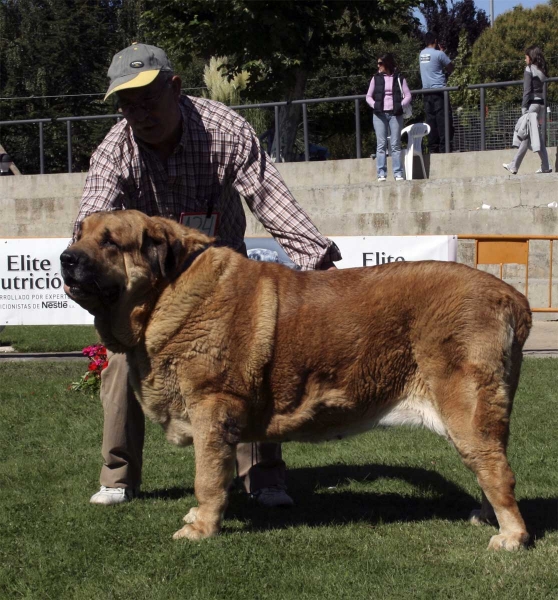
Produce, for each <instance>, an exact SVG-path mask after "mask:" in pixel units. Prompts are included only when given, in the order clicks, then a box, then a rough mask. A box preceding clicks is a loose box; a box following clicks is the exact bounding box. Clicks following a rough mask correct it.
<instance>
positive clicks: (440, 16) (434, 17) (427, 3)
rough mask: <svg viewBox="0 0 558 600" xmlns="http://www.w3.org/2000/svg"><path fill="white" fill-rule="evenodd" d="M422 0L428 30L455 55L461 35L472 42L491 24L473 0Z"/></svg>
mask: <svg viewBox="0 0 558 600" xmlns="http://www.w3.org/2000/svg"><path fill="white" fill-rule="evenodd" d="M450 2H451V3H450V4H448V0H422V1H421V2H420V11H421V13H422V16H423V17H424V20H425V24H426V30H427V31H431V32H432V33H434V35H436V36H437V38H438V41H439V42H440V44H441V45H443V47H444V49H445V52H446V54H447V55H448V56H449V57H450V58H452V59H453V58H454V57H455V56H456V55H457V53H458V45H459V43H460V39H461V37H462V36H465V37H466V40H467V43H468V44H469V45H470V46H472V45H473V44H474V43H475V41H476V40H477V38H478V37H479V36H480V35H481V33H482V32H483V31H484V30H486V29H487V28H488V27H489V26H490V22H489V20H488V17H487V16H486V13H485V12H484V10H478V9H477V7H476V6H475V2H474V0H455V1H454V0H450Z"/></svg>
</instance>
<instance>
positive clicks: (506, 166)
mask: <svg viewBox="0 0 558 600" xmlns="http://www.w3.org/2000/svg"><path fill="white" fill-rule="evenodd" d="M510 165H511V163H503V164H502V166H503V167H504V169H506V171H509V172H510V173H511V174H512V175H517V171H514V170H513V169H512V168H511V166H510Z"/></svg>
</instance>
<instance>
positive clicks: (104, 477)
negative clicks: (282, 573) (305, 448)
mask: <svg viewBox="0 0 558 600" xmlns="http://www.w3.org/2000/svg"><path fill="white" fill-rule="evenodd" d="M101 401H102V403H103V411H104V418H105V421H104V427H103V447H102V454H103V461H104V464H103V467H102V469H101V477H100V482H101V485H104V486H106V487H109V488H115V487H123V488H128V487H129V488H134V487H138V486H139V485H140V483H141V468H142V456H143V439H144V434H145V417H144V415H143V411H142V410H141V407H140V405H139V403H138V401H137V400H136V397H135V395H134V392H133V391H132V388H131V386H130V384H129V383H128V363H127V361H126V355H125V354H112V353H111V352H109V353H108V366H107V368H106V369H105V370H104V371H103V373H102V375H101ZM237 471H238V476H239V477H240V478H241V480H242V481H243V484H244V487H245V489H246V491H247V492H248V493H254V492H257V491H258V490H261V489H262V488H266V487H270V486H275V485H284V484H285V463H284V462H283V460H282V458H281V446H280V444H271V443H257V444H239V445H238V447H237Z"/></svg>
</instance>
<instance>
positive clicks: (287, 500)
mask: <svg viewBox="0 0 558 600" xmlns="http://www.w3.org/2000/svg"><path fill="white" fill-rule="evenodd" d="M250 496H251V497H252V498H254V500H255V501H256V502H257V503H258V504H259V505H260V506H265V507H266V508H277V507H279V506H294V500H293V499H292V498H291V497H290V496H289V494H287V491H286V489H285V488H284V487H282V486H280V485H274V486H271V487H266V488H262V489H261V490H258V491H257V492H254V493H253V494H250Z"/></svg>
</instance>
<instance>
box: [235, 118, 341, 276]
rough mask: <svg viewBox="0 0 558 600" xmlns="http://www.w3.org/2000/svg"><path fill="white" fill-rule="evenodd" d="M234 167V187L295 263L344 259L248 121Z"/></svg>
mask: <svg viewBox="0 0 558 600" xmlns="http://www.w3.org/2000/svg"><path fill="white" fill-rule="evenodd" d="M234 169H235V177H234V183H233V186H234V188H235V189H236V190H237V191H238V193H239V194H241V195H242V196H243V197H244V198H245V200H246V203H247V204H248V207H249V208H250V210H251V211H252V212H253V213H254V215H255V217H256V218H257V219H258V221H260V223H261V224H262V225H263V226H264V227H265V228H266V230H267V231H268V232H269V233H270V234H271V235H272V236H273V237H274V238H275V239H276V240H277V241H278V242H279V244H281V246H282V247H283V249H284V250H285V252H286V253H287V255H288V256H289V258H290V259H291V260H292V261H293V262H294V263H295V264H297V265H298V266H299V267H301V268H302V269H304V270H311V269H316V268H317V267H319V266H320V265H321V264H322V263H327V262H331V261H336V260H341V253H340V252H339V249H338V248H337V246H336V245H335V244H334V243H333V242H332V241H331V240H329V239H328V238H326V237H324V236H322V235H321V234H320V232H319V231H318V229H317V228H316V226H315V225H314V224H313V223H312V221H311V220H310V218H309V216H308V215H307V214H306V212H305V211H304V210H303V209H302V207H301V206H300V205H299V204H298V202H297V201H296V200H295V199H294V198H293V196H292V194H291V192H290V191H289V190H288V188H287V186H286V185H285V183H284V182H283V179H282V178H281V175H280V174H279V172H278V171H277V168H276V167H275V165H274V164H273V163H272V162H271V160H270V158H269V157H268V156H267V155H266V154H265V152H263V150H262V149H261V147H260V142H259V140H258V138H257V137H256V134H255V133H254V131H253V129H252V128H251V127H250V126H249V125H248V124H245V126H244V127H243V130H242V132H241V135H240V136H239V143H238V145H237V151H236V156H235V165H234Z"/></svg>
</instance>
